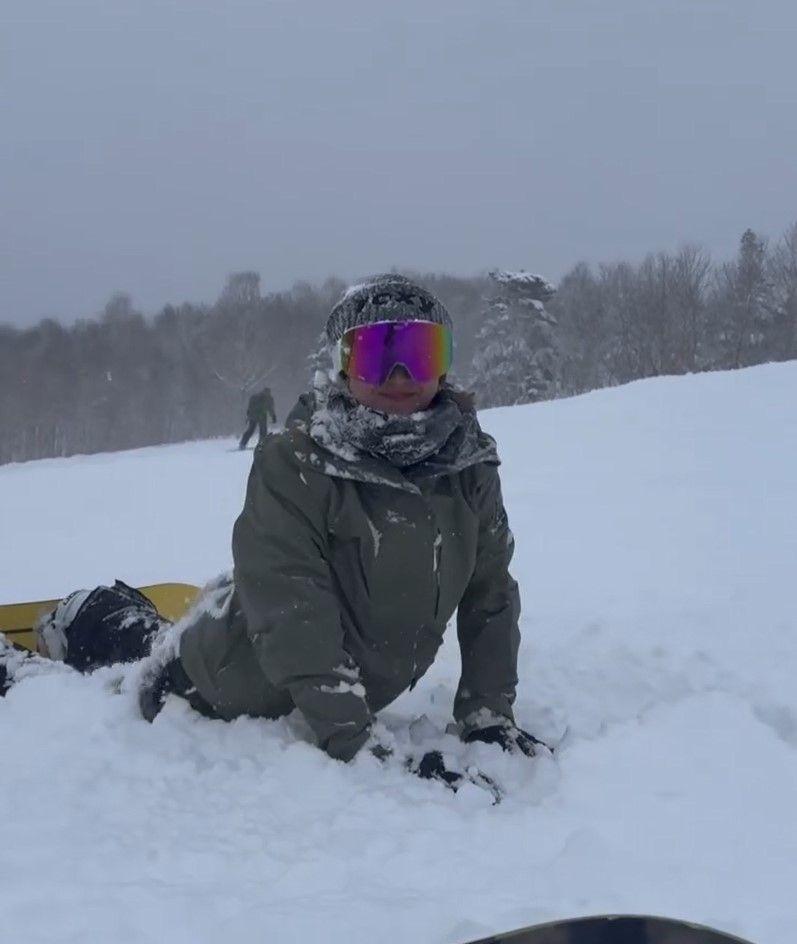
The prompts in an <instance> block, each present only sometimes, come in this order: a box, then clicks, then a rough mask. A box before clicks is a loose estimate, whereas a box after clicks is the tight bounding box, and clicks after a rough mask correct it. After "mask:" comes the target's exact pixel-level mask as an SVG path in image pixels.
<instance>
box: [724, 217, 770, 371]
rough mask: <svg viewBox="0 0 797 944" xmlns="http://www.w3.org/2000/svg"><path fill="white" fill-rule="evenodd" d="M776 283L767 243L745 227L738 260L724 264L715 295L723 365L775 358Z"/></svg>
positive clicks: (740, 365)
mask: <svg viewBox="0 0 797 944" xmlns="http://www.w3.org/2000/svg"><path fill="white" fill-rule="evenodd" d="M771 296H772V285H771V282H770V278H769V275H768V272H767V250H766V242H765V241H764V240H763V239H761V237H759V236H758V235H756V233H754V232H753V231H752V230H751V229H747V230H745V232H744V233H743V234H742V238H741V240H740V243H739V254H738V256H737V258H736V260H735V261H734V262H732V263H730V264H728V265H725V266H723V268H722V270H721V273H720V278H719V286H718V292H717V295H716V297H715V321H716V339H717V346H718V354H719V363H714V364H712V365H711V366H713V367H719V368H729V367H730V368H737V367H748V366H750V365H751V364H760V363H764V362H766V361H768V360H770V359H771V351H770V348H771V347H772V346H773V337H772V334H773V331H772V328H773V308H772V297H771Z"/></svg>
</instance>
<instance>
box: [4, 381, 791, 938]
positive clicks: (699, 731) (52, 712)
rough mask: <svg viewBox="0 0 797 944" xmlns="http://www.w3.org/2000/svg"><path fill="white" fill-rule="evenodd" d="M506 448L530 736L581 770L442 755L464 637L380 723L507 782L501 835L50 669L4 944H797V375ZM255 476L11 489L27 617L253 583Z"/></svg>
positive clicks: (8, 790)
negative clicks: (692, 942)
mask: <svg viewBox="0 0 797 944" xmlns="http://www.w3.org/2000/svg"><path fill="white" fill-rule="evenodd" d="M482 418H483V423H484V425H485V426H486V428H487V429H488V430H490V431H491V432H492V433H494V434H495V436H496V437H497V438H498V441H499V446H500V449H501V453H502V456H503V460H504V465H503V469H502V476H503V482H504V491H505V497H506V501H507V505H508V510H509V514H510V520H511V522H512V526H513V530H514V532H515V536H516V540H517V552H516V557H515V564H514V572H515V575H516V576H517V578H518V580H519V581H520V584H521V590H522V595H523V606H524V610H523V617H522V631H523V646H522V651H521V660H520V685H519V692H518V702H517V717H518V719H519V721H520V722H521V723H522V724H523V725H524V726H525V727H527V728H529V729H530V730H532V731H534V732H535V733H537V734H539V735H541V736H544V737H549V738H552V739H556V738H558V737H560V736H561V735H562V734H563V732H565V731H567V733H566V735H565V737H564V741H563V742H562V744H561V747H560V749H559V751H558V761H557V763H553V762H549V761H548V762H546V761H544V760H543V761H529V760H527V759H526V758H522V757H508V756H504V755H503V754H501V753H500V751H499V750H498V749H497V748H493V747H487V746H479V747H471V748H468V749H467V750H465V749H464V748H463V747H461V746H459V745H458V743H457V742H455V741H454V739H453V738H451V737H450V736H449V737H446V736H444V735H443V734H442V733H440V732H441V731H442V729H443V728H444V726H445V724H446V722H447V721H448V720H449V715H450V710H451V702H452V697H453V692H454V687H455V685H456V682H457V676H458V653H457V646H456V639H455V634H454V633H453V632H450V633H449V639H448V641H447V643H446V645H445V647H444V650H443V652H442V653H441V656H440V657H439V658H438V661H437V663H436V664H435V666H434V667H433V669H432V671H430V673H429V674H428V676H427V677H426V678H424V679H423V681H422V682H421V683H420V684H419V685H418V686H417V688H416V689H415V690H414V691H413V692H411V693H409V694H407V695H405V696H403V697H402V698H401V699H399V700H398V701H397V702H395V703H394V704H393V705H392V706H391V707H390V709H389V710H388V711H386V712H384V713H383V718H384V721H385V722H386V724H387V725H388V726H389V727H390V728H392V729H393V730H394V731H395V732H396V736H397V737H398V738H399V739H400V740H402V739H403V741H404V742H406V743H410V741H412V740H414V741H415V742H419V743H422V744H426V743H428V744H436V745H437V746H440V747H441V748H442V749H443V750H444V751H446V752H449V753H451V754H459V756H460V758H462V759H464V760H467V761H469V762H471V763H473V764H477V765H478V766H480V767H481V768H482V769H483V770H484V771H486V772H487V773H489V774H491V775H492V776H493V777H495V778H496V779H497V780H498V781H499V782H500V783H501V784H502V785H503V787H504V789H505V791H506V797H505V799H504V801H503V802H502V803H501V804H500V805H497V806H493V805H491V802H490V797H489V796H488V795H487V794H486V793H485V792H483V791H481V790H478V789H477V788H476V787H468V788H467V789H464V790H462V791H460V793H459V794H456V795H455V794H453V793H451V792H449V791H447V790H446V789H444V788H443V787H442V786H440V785H439V784H436V783H431V782H423V781H420V780H417V779H415V778H413V777H412V776H410V775H409V774H407V773H405V772H404V771H402V770H401V769H399V768H398V766H394V767H389V768H387V769H385V768H382V767H380V765H379V764H378V762H377V761H376V760H375V759H373V758H372V757H370V756H364V757H359V758H357V759H356V760H355V762H353V763H351V764H348V765H346V764H341V763H337V762H335V761H332V760H330V759H328V758H327V757H326V756H325V755H324V754H323V753H321V752H320V751H319V750H318V749H317V748H315V747H313V746H312V745H311V744H309V743H308V742H307V740H306V732H305V729H304V727H303V725H302V723H301V719H299V718H297V717H295V716H293V717H291V718H289V719H286V720H281V721H277V722H264V721H255V720H252V719H241V720H239V721H237V722H235V723H233V724H224V723H221V722H213V721H209V720H206V719H204V718H201V717H199V716H198V715H196V714H194V713H192V712H191V711H190V710H189V709H188V708H187V707H186V706H185V705H183V704H181V703H179V702H178V701H176V700H172V701H171V702H169V703H168V704H167V706H166V708H165V709H164V711H163V713H162V714H161V715H160V716H159V717H158V718H157V719H156V722H155V723H154V724H153V725H151V726H150V725H148V724H146V723H145V722H144V721H142V720H141V719H140V717H139V716H138V714H137V710H136V703H135V693H134V686H133V684H132V683H133V676H134V670H132V669H130V668H127V669H121V668H119V667H114V668H111V669H105V670H101V671H99V672H97V673H96V674H95V675H93V676H91V677H81V676H79V675H76V674H74V673H72V672H70V671H69V670H66V669H64V668H63V667H58V666H54V667H53V671H51V672H47V673H45V674H41V675H34V676H31V677H28V678H26V679H25V680H24V681H22V682H20V683H19V684H18V685H17V686H16V687H15V688H13V689H12V690H11V691H10V693H9V695H8V697H7V698H6V699H5V700H3V701H0V810H2V818H0V823H1V824H2V826H1V827H0V905H2V908H1V909H0V916H1V917H0V927H1V928H2V937H3V939H4V940H8V941H14V942H15V944H28V942H30V944H33V942H54V941H58V942H81V944H83V942H94V941H96V942H109V941H113V942H120V944H122V942H124V944H126V942H131V944H132V942H135V944H139V942H162V941H168V942H169V944H183V942H185V944H215V942H218V941H220V940H223V941H227V942H231V944H232V942H238V941H279V942H280V944H288V942H299V941H302V942H304V941H307V942H310V941H313V942H315V941H321V942H341V944H344V942H345V944H352V942H373V941H379V942H380V944H393V942H395V944H398V942H408V941H412V942H430V944H454V942H459V941H466V940H469V939H472V938H476V937H480V936H482V935H486V934H488V933H489V932H491V931H498V930H507V929H510V928H515V927H518V926H521V925H526V924H532V923H536V922H542V921H549V920H552V919H556V918H559V917H563V916H574V915H585V914H593V913H600V912H649V913H654V914H661V915H668V916H671V917H682V918H688V919H692V920H695V921H698V922H702V923H706V924H709V925H713V926H716V927H718V928H720V929H724V930H726V931H729V932H732V933H736V934H739V935H741V936H743V937H747V938H749V939H751V940H752V941H754V942H757V944H794V942H795V941H797V907H796V906H795V889H797V684H795V679H796V678H797V632H796V631H797V616H796V615H795V614H796V613H797V607H795V600H796V598H795V578H796V576H797V567H796V566H795V565H796V564H797V363H789V364H781V365H767V366H763V367H757V368H753V369H750V370H745V371H739V372H735V373H724V374H707V375H701V376H693V377H680V378H661V379H655V380H648V381H643V382H639V383H634V384H631V385H629V386H626V387H623V388H617V389H611V390H605V391H600V392H595V393H591V394H588V395H586V396H582V397H578V398H575V399H571V400H562V401H558V402H554V403H546V404H541V405H536V406H525V407H515V408H511V409H502V410H494V411H489V412H485V413H484V414H483V417H482ZM232 446H233V443H232V441H230V442H226V441H220V440H217V441H212V442H203V443H194V444H187V445H180V446H168V447H162V448H152V449H142V450H138V451H135V452H129V453H119V454H115V455H99V456H91V457H76V458H72V459H63V460H49V461H42V462H35V463H28V464H23V465H11V466H6V467H2V468H0V521H2V522H3V540H2V548H3V550H2V566H1V567H0V602H4V601H12V600H21V599H31V598H33V599H35V598H42V597H49V596H57V595H62V594H66V593H67V592H69V591H71V590H74V589H76V588H78V587H86V586H92V585H94V584H96V583H103V582H109V581H112V580H113V578H114V577H120V578H122V579H124V580H126V581H128V582H132V583H138V584H145V583H149V582H153V581H158V580H183V581H190V582H194V583H202V582H204V581H205V580H207V579H208V578H211V577H212V576H214V575H215V574H217V573H218V572H220V571H222V570H224V569H226V568H227V567H228V566H229V565H230V531H231V526H232V523H233V520H234V517H235V515H236V514H237V512H238V509H239V506H240V505H241V502H242V497H243V490H244V485H245V479H246V475H247V472H248V466H249V464H250V461H251V453H239V452H235V451H233V450H232ZM396 579H397V580H400V579H401V575H400V574H397V575H396ZM423 715H425V716H426V720H424V721H420V722H418V721H416V719H418V718H419V717H420V716H423ZM413 722H414V723H413Z"/></svg>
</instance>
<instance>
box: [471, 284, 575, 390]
mask: <svg viewBox="0 0 797 944" xmlns="http://www.w3.org/2000/svg"><path fill="white" fill-rule="evenodd" d="M489 275H490V279H491V281H492V284H493V293H492V296H491V297H490V298H489V299H488V308H487V311H486V312H485V315H484V320H483V323H482V326H481V328H480V330H479V332H478V335H477V343H476V354H475V355H474V358H473V376H472V386H473V388H474V390H475V392H476V394H477V396H478V401H479V405H480V406H482V407H487V406H509V405H512V404H516V403H534V402H536V401H538V400H550V399H552V398H553V397H555V396H556V395H557V392H558V383H557V378H558V366H559V348H558V342H557V338H556V327H557V325H556V319H555V318H554V317H553V315H551V314H550V312H548V311H546V309H545V302H546V301H548V299H550V298H551V297H552V296H553V294H554V288H553V286H552V285H551V284H550V283H549V282H547V281H546V280H545V279H544V278H542V277H541V276H539V275H532V274H531V273H529V272H523V271H520V272H506V271H504V270H501V269H496V270H494V271H493V272H490V274H489Z"/></svg>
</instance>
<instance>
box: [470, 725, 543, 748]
mask: <svg viewBox="0 0 797 944" xmlns="http://www.w3.org/2000/svg"><path fill="white" fill-rule="evenodd" d="M463 740H465V741H466V742H467V743H468V744H470V743H472V742H473V741H482V742H483V743H484V744H498V746H499V747H500V748H501V750H503V751H507V752H508V753H510V754H517V753H520V754H525V755H526V757H534V756H535V755H537V754H539V753H540V751H541V750H546V751H550V750H551V749H550V747H548V745H547V744H546V743H545V741H541V740H540V739H539V738H535V737H534V735H533V734H529V733H528V731H524V730H523V729H522V728H518V727H515V725H514V724H511V723H510V722H508V721H507V722H506V724H491V725H488V726H487V727H486V728H476V730H475V731H471V732H470V734H466V735H465V737H464V739H463Z"/></svg>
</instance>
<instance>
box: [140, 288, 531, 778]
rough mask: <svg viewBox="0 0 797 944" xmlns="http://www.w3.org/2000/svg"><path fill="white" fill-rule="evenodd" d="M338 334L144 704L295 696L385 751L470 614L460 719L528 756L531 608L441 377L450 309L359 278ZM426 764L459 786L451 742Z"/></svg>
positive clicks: (255, 710)
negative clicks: (524, 658) (447, 765)
mask: <svg viewBox="0 0 797 944" xmlns="http://www.w3.org/2000/svg"><path fill="white" fill-rule="evenodd" d="M326 331H327V337H328V340H329V344H330V346H331V347H332V349H333V351H334V355H335V358H336V367H337V369H336V371H334V372H333V373H332V374H330V375H329V376H323V377H322V378H321V380H320V381H317V383H316V386H315V388H314V389H313V391H312V392H311V393H310V394H305V395H303V397H302V398H301V399H300V402H299V403H298V404H297V405H296V407H294V409H293V410H292V411H291V414H290V415H289V417H288V420H287V421H286V430H285V431H284V432H283V433H281V434H279V435H277V436H272V437H271V438H270V439H269V441H268V442H266V443H265V444H261V446H260V447H259V448H258V450H257V451H256V453H255V459H254V462H253V465H252V469H251V472H250V476H249V484H248V488H247V494H246V501H245V504H244V508H243V511H242V512H241V514H240V516H239V518H238V520H237V521H236V523H235V527H234V531H233V540H232V547H233V559H234V570H233V574H232V579H231V580H230V581H229V582H227V583H226V584H225V583H224V582H223V581H222V583H220V584H219V585H217V586H216V588H215V590H214V592H213V594H211V597H212V599H211V601H210V603H209V605H207V606H206V607H205V608H204V609H202V607H200V609H199V611H198V613H197V615H196V616H195V618H194V619H193V620H191V621H189V625H187V627H186V628H185V629H184V631H183V632H182V635H181V637H180V639H179V649H178V651H177V656H176V658H173V659H171V661H169V662H168V663H167V664H166V665H165V666H163V667H162V668H161V669H160V670H159V671H158V673H157V674H155V675H154V676H153V677H152V679H151V681H150V683H149V684H148V685H145V686H144V688H143V689H142V697H141V707H142V712H143V713H144V715H145V717H147V718H148V719H150V720H152V719H153V718H154V717H155V716H156V714H157V713H158V711H159V710H160V707H161V704H162V702H163V700H164V698H165V696H166V695H167V694H169V693H170V692H174V693H176V694H180V695H183V696H184V697H187V698H188V699H189V700H190V701H191V703H192V704H193V706H194V707H195V708H197V709H198V710H199V711H202V712H203V713H204V714H206V715H208V716H211V717H216V718H223V719H233V718H236V717H238V716H241V715H250V716H254V717H267V718H277V717H280V716H282V715H285V714H287V713H289V712H290V711H292V710H293V709H294V708H298V709H299V711H300V712H301V714H302V715H303V716H304V718H305V720H306V721H307V723H308V724H309V726H310V728H311V729H312V731H313V733H314V735H315V739H316V741H317V743H318V746H319V747H320V748H321V749H322V750H324V751H326V752H327V753H328V754H329V755H330V756H332V757H334V758H338V759H340V760H343V761H347V760H350V759H351V758H352V757H354V756H355V755H356V754H357V752H358V751H359V750H361V749H362V748H363V747H364V746H368V747H370V749H371V750H372V751H373V752H374V753H375V754H376V755H377V756H385V755H386V754H387V753H389V749H388V748H385V747H384V745H381V744H380V743H378V739H377V738H376V736H375V733H374V722H375V718H376V715H377V713H378V712H379V711H380V710H381V709H382V708H384V707H385V706H386V705H388V704H390V702H392V701H393V700H394V699H395V698H397V697H398V695H400V694H401V693H402V692H404V691H406V690H407V689H408V688H411V687H412V686H414V685H415V684H416V683H417V682H418V680H419V679H420V678H422V676H423V675H424V673H425V672H426V670H427V669H428V668H429V666H430V665H431V664H432V662H433V660H434V658H435V655H436V653H437V650H438V648H439V646H440V644H441V642H442V638H443V633H444V631H445V628H446V624H447V623H448V621H449V619H450V618H451V616H452V614H453V613H454V611H455V610H456V611H457V614H458V615H457V634H458V637H459V644H460V649H461V655H462V674H461V678H460V682H459V686H458V688H457V692H456V696H455V700H454V718H455V724H456V729H457V731H458V733H459V734H460V736H461V738H462V739H463V740H467V741H473V740H479V741H485V742H488V743H497V744H499V745H500V746H501V747H503V748H504V749H505V750H508V751H513V752H514V751H517V752H522V753H524V754H527V755H529V756H532V755H534V753H535V752H536V751H538V750H539V748H540V745H541V743H542V742H539V741H538V740H537V739H536V738H534V737H533V736H532V735H530V734H528V733H527V732H525V731H523V730H522V729H520V728H519V727H517V725H516V724H515V720H514V717H513V711H512V705H513V702H514V700H515V689H516V685H517V655H518V646H519V642H520V634H519V630H518V615H519V610H520V603H519V594H518V586H517V584H516V582H515V581H514V580H513V578H512V577H511V575H510V573H509V563H510V560H511V558H512V552H513V546H514V544H513V538H512V533H511V531H510V528H509V523H508V521H507V515H506V511H505V509H504V504H503V501H502V497H501V487H500V480H499V475H498V464H499V459H498V455H497V452H496V446H495V442H494V440H493V439H492V438H491V437H490V436H488V435H487V434H486V433H484V432H483V431H482V430H481V428H480V427H479V423H478V420H477V418H476V412H475V409H474V406H473V402H472V398H471V397H470V396H469V395H467V394H464V393H462V392H461V391H457V390H456V389H454V388H453V387H452V386H450V385H449V384H448V383H447V382H446V374H447V372H448V370H449V367H450V363H451V340H452V339H451V334H452V324H451V319H450V317H449V314H448V312H447V311H446V310H445V308H444V307H443V305H442V304H441V303H440V302H439V301H438V300H437V299H436V298H435V297H434V296H432V295H431V294H430V293H429V292H427V291H426V290H424V289H423V288H421V287H419V286H417V285H415V284H413V283H412V282H410V281H409V280H407V279H405V278H404V277H402V276H398V275H386V276H379V277H376V278H374V279H371V280H369V281H367V282H366V283H364V284H361V285H358V286H355V287H354V288H352V289H350V290H349V291H348V292H347V293H346V294H345V295H344V297H343V298H342V300H341V301H340V302H339V303H338V304H337V305H336V306H335V308H334V309H333V311H332V313H331V314H330V316H329V319H328V321H327V328H326ZM427 761H428V758H427ZM425 769H426V770H427V774H426V775H430V776H436V777H439V778H440V779H444V780H446V781H447V782H449V783H451V779H449V777H447V776H446V774H447V772H446V771H445V770H444V768H442V763H441V758H440V756H439V755H438V756H437V757H436V758H433V759H432V761H431V762H427V764H426V768H425ZM430 771H431V772H430Z"/></svg>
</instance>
